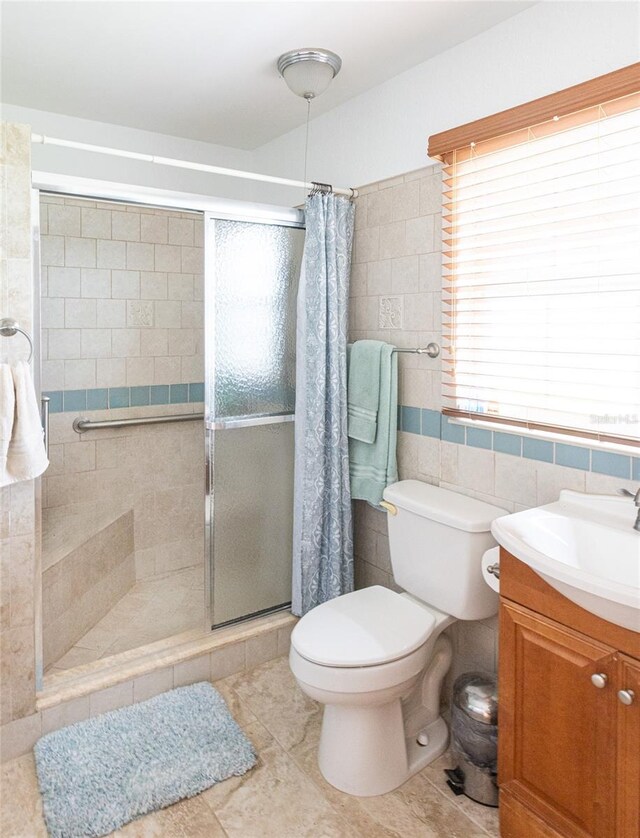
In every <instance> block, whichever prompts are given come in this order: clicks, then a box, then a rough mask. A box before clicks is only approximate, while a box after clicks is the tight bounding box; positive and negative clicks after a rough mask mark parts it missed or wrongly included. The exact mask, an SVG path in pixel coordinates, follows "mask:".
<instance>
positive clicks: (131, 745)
mask: <svg viewBox="0 0 640 838" xmlns="http://www.w3.org/2000/svg"><path fill="white" fill-rule="evenodd" d="M34 753H35V758H36V768H37V772H38V781H39V783H40V791H41V793H42V800H43V806H44V817H45V821H46V824H47V829H48V830H49V834H50V835H51V836H52V838H80V837H81V836H82V838H87V836H95V838H98V836H102V835H107V834H108V833H110V832H113V830H115V829H118V828H119V827H121V826H123V825H124V824H126V823H128V822H129V821H131V820H133V819H134V818H138V817H140V816H141V815H146V814H148V813H149V812H153V811H155V810H157V809H162V808H164V807H165V806H170V805H171V804H172V803H176V802H177V801H178V800H182V799H183V798H185V797H192V796H193V795H194V794H198V793H199V792H201V791H204V789H207V788H209V787H210V786H212V785H213V784H214V783H218V782H220V780H225V779H226V778H227V777H231V776H233V775H236V776H237V775H240V774H244V773H245V772H246V771H248V770H249V769H250V768H251V767H252V766H253V765H255V762H256V755H255V752H254V750H253V747H252V745H251V743H250V742H249V740H248V739H247V738H246V736H245V735H244V733H243V732H242V730H241V729H240V728H239V727H238V725H237V724H236V722H235V721H234V719H233V717H232V716H231V713H230V712H229V709H228V707H227V705H226V703H225V701H224V699H223V698H222V696H221V695H220V693H218V692H217V690H215V689H214V688H213V687H212V686H211V684H208V683H204V682H203V683H200V684H193V685H192V686H190V687H180V688H179V689H176V690H171V691H170V692H166V693H163V694H162V695H158V696H156V697H155V698H152V699H150V700H149V701H143V702H141V703H140V704H134V705H132V706H130V707H123V708H122V709H121V710H113V711H112V712H110V713H105V714H104V715H102V716H96V717H95V718H93V719H88V720H87V721H85V722H78V724H74V725H71V726H70V727H65V728H62V729H61V730H56V731H55V732H54V733H49V734H47V736H43V737H42V739H40V740H39V741H38V742H37V744H36V746H35V748H34Z"/></svg>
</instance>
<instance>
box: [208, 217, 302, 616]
mask: <svg viewBox="0 0 640 838" xmlns="http://www.w3.org/2000/svg"><path fill="white" fill-rule="evenodd" d="M270 215H271V216H272V218H273V216H274V215H275V216H276V218H275V219H274V220H271V218H269V219H268V220H266V219H264V216H263V217H261V216H260V214H259V209H258V210H257V217H256V219H255V220H253V219H252V218H251V216H248V217H247V218H242V219H239V218H219V217H213V216H208V217H207V221H206V225H207V227H206V251H205V253H206V256H205V258H206V279H205V282H206V286H205V309H206V314H205V345H206V348H205V351H206V394H205V399H206V404H205V420H206V427H207V458H208V464H207V468H208V492H207V535H208V542H209V556H210V562H211V564H210V568H211V574H210V583H211V584H210V587H211V622H212V625H213V626H220V625H223V624H225V623H229V622H233V621H236V620H241V619H243V618H246V617H249V616H252V615H255V614H259V613H265V612H268V611H270V610H275V609H277V608H281V607H283V606H286V605H287V604H288V603H289V602H290V599H291V545H292V521H293V450H294V433H293V413H294V406H295V334H296V295H297V287H298V277H299V273H300V265H301V262H302V251H303V245H304V229H303V220H302V214H301V213H300V212H299V211H296V210H282V211H281V212H280V213H279V216H280V217H278V214H277V213H274V211H271V212H270Z"/></svg>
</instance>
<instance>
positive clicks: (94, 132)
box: [2, 105, 267, 200]
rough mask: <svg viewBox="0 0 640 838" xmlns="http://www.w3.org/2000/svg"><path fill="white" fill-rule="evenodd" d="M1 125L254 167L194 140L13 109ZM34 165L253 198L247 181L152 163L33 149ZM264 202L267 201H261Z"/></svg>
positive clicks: (248, 159)
mask: <svg viewBox="0 0 640 838" xmlns="http://www.w3.org/2000/svg"><path fill="white" fill-rule="evenodd" d="M2 119H3V120H4V121H8V122H19V123H24V124H26V125H30V126H31V128H32V131H33V133H36V134H48V135H49V136H51V137H58V138H61V139H65V140H75V141H77V142H83V143H91V144H94V145H103V146H112V147H115V148H122V149H125V150H127V151H140V152H143V153H145V154H157V155H160V156H163V157H177V158H179V159H182V160H194V161H196V162H198V163H210V164H212V165H214V166H228V167H229V168H234V169H251V168H252V166H253V154H252V152H250V151H244V150H242V149H237V148H229V147H227V146H220V145H213V144H211V145H209V144H208V143H201V142H197V141H195V140H185V139H181V138H180V137H170V136H167V135H165V134H155V133H152V132H150V131H139V130H138V129H135V128H126V127H123V126H121V125H110V124H107V123H102V122H94V121H92V120H88V119H78V118H76V117H73V116H64V115H61V114H55V113H48V112H47V111H38V110H33V109H31V108H21V107H18V106H16V105H2ZM32 164H33V168H34V170H36V171H41V172H50V173H55V174H66V175H75V176H76V177H87V178H94V179H97V180H111V181H116V182H119V183H128V184H135V185H136V186H153V187H157V188H159V189H172V190H178V191H182V192H195V193H199V194H202V193H203V194H205V195H215V196H219V197H221V198H237V199H253V198H254V195H255V189H254V186H253V184H252V183H251V182H250V181H242V180H237V179H235V178H228V177H216V176H214V175H207V174H203V173H201V172H192V171H188V170H186V169H172V168H169V167H167V166H157V165H154V164H152V163H143V162H138V161H136V160H127V159H124V158H119V157H108V156H106V155H103V154H92V153H89V152H86V151H77V150H74V149H67V148H58V147H56V146H48V145H37V144H34V145H33V146H32ZM256 199H257V198H256ZM264 200H267V199H266V198H264Z"/></svg>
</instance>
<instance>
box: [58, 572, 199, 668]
mask: <svg viewBox="0 0 640 838" xmlns="http://www.w3.org/2000/svg"><path fill="white" fill-rule="evenodd" d="M203 620H204V570H203V567H202V566H199V567H189V568H186V569H184V570H177V571H174V572H173V573H168V574H166V575H165V576H161V577H158V578H154V579H150V580H148V581H141V582H136V584H135V585H134V586H133V587H132V588H131V589H130V590H129V591H128V592H127V593H126V594H125V595H124V596H123V597H122V599H121V600H119V601H118V602H117V603H116V605H114V607H113V608H112V609H111V610H110V611H109V612H108V613H107V614H105V616H104V617H103V618H102V619H101V620H100V621H99V622H97V623H96V625H95V626H94V627H93V628H92V629H91V630H90V631H88V632H87V633H86V634H85V635H84V637H81V638H80V640H78V642H77V643H76V644H75V646H73V647H72V648H71V649H69V651H68V652H67V653H66V654H65V655H63V656H62V657H61V658H60V659H59V660H57V661H56V662H55V664H53V665H52V666H50V667H47V670H46V672H45V674H46V675H49V674H54V673H56V672H61V671H62V670H65V669H71V668H72V667H74V666H82V665H83V664H85V663H92V662H93V661H96V660H99V659H100V658H106V657H108V656H109V655H115V654H117V653H118V652H126V651H128V650H129V649H135V648H137V647H138V646H145V645H146V644H147V643H154V642H155V641H156V640H163V639H164V638H165V637H171V636H172V635H174V634H180V633H182V632H183V631H190V630H191V629H196V628H200V627H201V626H202V625H203Z"/></svg>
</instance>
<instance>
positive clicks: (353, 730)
mask: <svg viewBox="0 0 640 838" xmlns="http://www.w3.org/2000/svg"><path fill="white" fill-rule="evenodd" d="M450 664H451V641H450V640H449V638H448V637H446V635H443V634H441V635H440V636H439V637H438V638H437V640H435V643H434V647H433V652H432V657H431V660H430V661H429V663H428V665H427V667H426V669H425V670H424V672H423V673H422V676H421V678H420V679H418V682H417V684H416V683H415V682H414V683H413V686H412V687H410V688H409V690H407V689H406V688H407V686H408V685H410V684H411V682H412V681H413V679H411V680H410V681H408V682H405V684H399V685H398V687H397V688H396V689H395V690H394V691H392V692H390V694H388V696H387V701H386V702H385V701H383V702H382V703H375V704H368V705H365V704H362V703H360V702H359V703H358V704H329V703H328V704H326V705H325V708H324V718H323V720H322V731H321V734H320V746H319V749H318V765H319V767H320V771H321V773H322V775H323V777H324V778H325V780H326V781H327V782H328V783H331V785H332V786H335V788H337V789H340V791H344V792H346V793H347V794H353V795H355V796H357V797H373V796H375V795H378V794H385V793H386V792H389V791H393V789H396V788H398V786H401V785H402V784H403V783H405V782H406V781H407V780H408V779H409V777H411V776H413V775H414V774H415V773H416V772H418V771H420V770H421V769H422V768H424V767H425V766H426V765H429V763H430V762H433V761H434V760H435V759H437V758H438V757H439V756H441V755H442V754H443V753H444V752H445V751H446V749H447V745H448V744H449V729H448V727H447V725H446V722H445V721H444V719H443V718H442V716H440V715H439V702H440V691H441V687H442V681H443V679H444V676H445V675H446V673H447V671H448V669H449V666H450ZM403 698H404V702H403V700H402V699H403ZM389 699H390V700H389ZM403 704H404V706H403Z"/></svg>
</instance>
